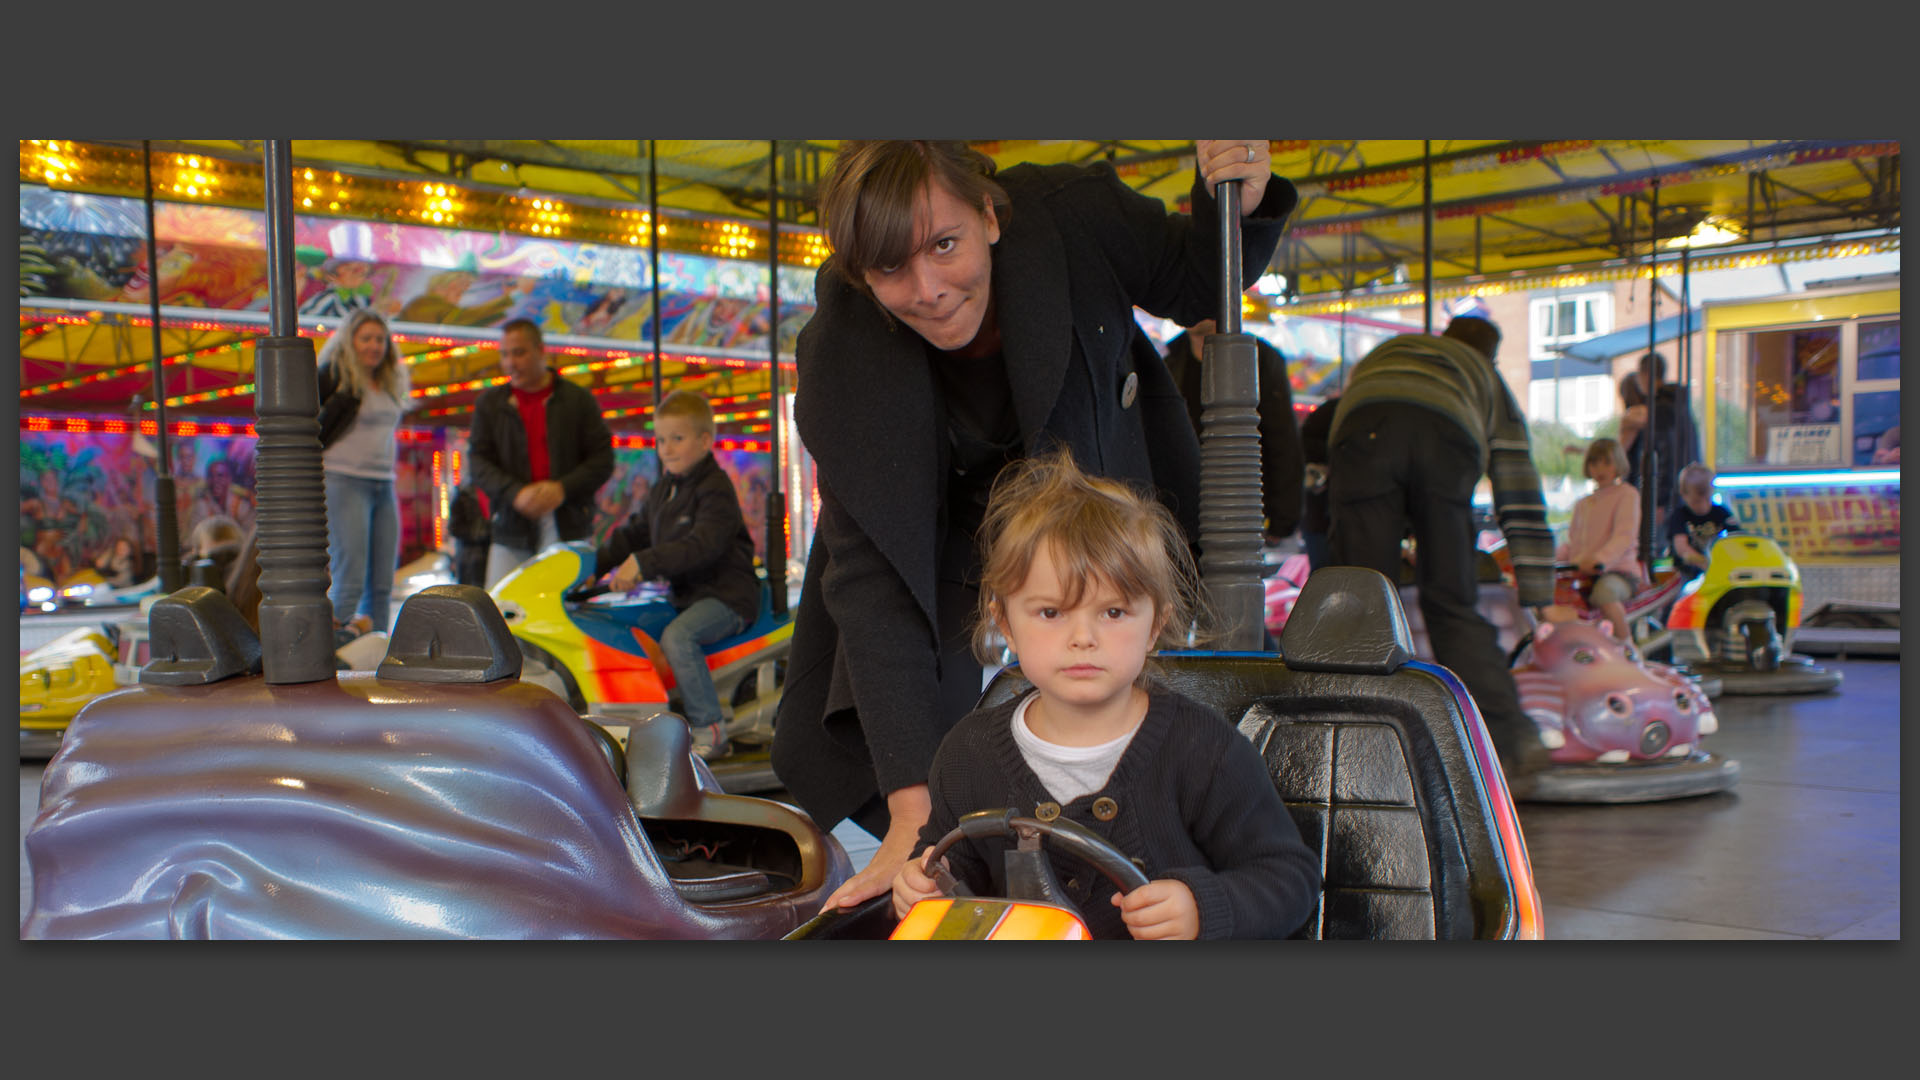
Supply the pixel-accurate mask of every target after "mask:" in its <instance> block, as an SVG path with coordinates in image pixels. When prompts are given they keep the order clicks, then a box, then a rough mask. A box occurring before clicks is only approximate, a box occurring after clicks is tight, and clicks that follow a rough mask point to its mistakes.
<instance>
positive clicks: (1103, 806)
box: [1093, 795, 1120, 821]
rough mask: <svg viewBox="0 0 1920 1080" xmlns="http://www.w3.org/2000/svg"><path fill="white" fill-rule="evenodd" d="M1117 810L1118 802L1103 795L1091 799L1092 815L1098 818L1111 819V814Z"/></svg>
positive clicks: (1118, 808) (1117, 811)
mask: <svg viewBox="0 0 1920 1080" xmlns="http://www.w3.org/2000/svg"><path fill="white" fill-rule="evenodd" d="M1119 812H1120V804H1119V803H1117V802H1114V801H1113V800H1112V799H1109V798H1107V797H1106V796H1105V795H1102V796H1100V797H1099V798H1097V799H1095V800H1093V816H1094V817H1097V818H1099V819H1100V820H1101V821H1112V820H1113V816H1114V815H1115V814H1118V813H1119Z"/></svg>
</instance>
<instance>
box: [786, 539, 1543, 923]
mask: <svg viewBox="0 0 1920 1080" xmlns="http://www.w3.org/2000/svg"><path fill="white" fill-rule="evenodd" d="M1280 651H1281V658H1280V659H1275V658H1274V657H1272V656H1268V655H1261V654H1247V653H1210V652H1186V651H1182V652H1163V653H1160V654H1158V656H1157V657H1156V661H1157V663H1158V664H1159V666H1160V668H1161V672H1162V677H1163V678H1164V679H1165V681H1166V682H1167V684H1168V685H1170V686H1172V687H1173V688H1174V689H1176V690H1178V691H1179V692H1181V693H1183V694H1186V695H1187V696H1189V697H1192V698H1194V699H1196V700H1199V701H1204V702H1206V703H1208V704H1210V705H1212V706H1214V707H1215V708H1217V709H1220V710H1221V711H1222V712H1223V713H1224V714H1225V715H1226V716H1227V717H1228V718H1229V719H1232V720H1236V721H1237V723H1238V725H1239V728H1240V730H1241V732H1242V733H1243V734H1245V735H1246V736H1247V737H1248V738H1249V739H1251V740H1252V741H1253V743H1254V745H1255V746H1256V747H1258V748H1259V749H1260V753H1261V756H1262V757H1263V758H1264V759H1265V760H1266V762H1267V766H1268V770H1269V772H1270V773H1271V774H1272V776H1273V778H1274V783H1275V785H1276V786H1277V787H1278V788H1279V789H1280V793H1281V797H1282V800H1283V801H1284V802H1285V803H1286V805H1287V809H1288V811H1289V812H1290V813H1291V814H1292V815H1293V818H1294V821H1295V823H1296V824H1297V825H1299V827H1300V835H1301V838H1302V839H1304V840H1305V841H1306V842H1307V844H1308V846H1309V847H1312V848H1314V849H1315V850H1317V851H1318V852H1319V853H1320V855H1321V876H1322V886H1321V887H1322V893H1321V902H1320V904H1319V906H1318V907H1317V908H1316V910H1315V911H1314V912H1313V913H1312V914H1311V915H1310V916H1309V917H1308V918H1307V921H1306V923H1305V924H1304V925H1303V926H1302V927H1301V928H1300V930H1298V931H1297V932H1296V933H1295V934H1294V935H1293V936H1294V937H1296V938H1322V939H1347V938H1363V939H1436V938H1438V939H1467V938H1481V939H1515V938H1522V939H1528V938H1539V937H1541V936H1542V933H1543V928H1542V924H1541V918H1540V896H1539V892H1538V890H1537V889H1536V888H1535V887H1534V884H1533V872H1532V868H1531V864H1530V863H1529V861H1528V858H1527V850H1526V842H1525V840H1524V838H1523V837H1522V835H1521V832H1520V824H1519V820H1518V818H1517V816H1516V815H1515V813H1514V809H1513V800H1512V798H1511V796H1510V795H1509V793H1508V791H1507V787H1506V780H1505V778H1504V776H1503V774H1502V773H1501V771H1500V765H1499V762H1498V760H1497V759H1496V758H1495V756H1494V752H1493V746H1492V742H1491V740H1490V739H1489V737H1488V735H1487V730H1486V725H1485V723H1484V722H1483V721H1482V720H1481V718H1480V713H1479V710H1478V709H1477V708H1476V707H1475V706H1474V704H1473V700H1472V698H1471V697H1470V696H1468V694H1467V691H1466V688H1465V687H1463V686H1462V685H1461V684H1460V682H1459V680H1458V679H1456V678H1455V677H1454V676H1453V675H1452V674H1451V673H1450V672H1448V671H1447V670H1446V669H1445V668H1441V667H1437V666H1435V665H1433V664H1429V663H1424V662H1421V661H1419V660H1415V659H1414V658H1413V654H1412V642H1411V640H1410V638H1409V636H1408V633H1407V624H1406V619H1405V616H1404V614H1403V613H1402V611H1401V609H1400V604H1399V599H1398V597H1397V596H1396V595H1395V593H1394V591H1393V587H1392V585H1391V583H1389V582H1388V581H1387V579H1386V578H1384V577H1382V576H1381V575H1380V574H1378V573H1375V572H1374V571H1371V570H1364V569H1360V568H1356V567H1324V568H1322V569H1321V570H1320V571H1319V572H1317V573H1315V574H1314V575H1313V576H1312V578H1311V579H1309V581H1308V582H1307V585H1306V587H1305V588H1304V589H1303V590H1302V592H1301V595H1300V599H1299V602H1298V603H1297V604H1296V605H1295V607H1294V609H1293V613H1292V615H1291V616H1290V618H1289V620H1288V625H1287V629H1286V631H1285V633H1283V634H1282V636H1281V639H1280ZM1029 686H1030V684H1029V683H1028V682H1027V680H1026V679H1025V678H1024V677H1022V676H1021V675H1020V674H1019V669H1018V668H1017V667H1014V668H1008V669H1006V670H1003V671H1002V672H1001V673H1000V674H998V675H996V676H995V677H994V680H993V682H992V683H991V684H989V686H988V687H987V690H986V693H985V695H984V697H983V700H982V704H984V705H991V704H994V703H997V702H1002V701H1007V700H1011V699H1013V698H1016V697H1018V696H1019V695H1020V694H1022V693H1024V692H1025V691H1026V690H1027V689H1028V687H1029ZM1020 815H1025V816H1020ZM969 822H970V823H969V824H967V825H966V827H968V828H972V829H976V830H980V831H981V833H982V835H994V834H996V833H997V834H999V835H1005V834H1006V833H1007V832H1008V831H1009V830H1011V831H1012V833H1013V834H1014V835H1015V836H1016V837H1018V838H1019V839H1020V840H1021V841H1023V842H1025V841H1027V840H1028V838H1027V837H1025V836H1022V835H1020V834H1021V831H1022V830H1023V829H1025V830H1028V831H1036V832H1037V831H1038V830H1036V829H1035V826H1036V825H1037V824H1038V820H1037V816H1036V808H1030V807H1015V808H1010V809H1006V810H1001V811H995V812H986V813H984V814H975V815H970V816H969ZM1052 824H1054V825H1059V824H1060V820H1059V819H1055V820H1054V821H1053V823H1052ZM1046 839H1047V842H1049V843H1053V844H1056V845H1058V844H1063V843H1064V844H1066V845H1067V849H1068V850H1069V851H1071V852H1073V853H1074V854H1076V855H1078V856H1080V857H1081V858H1082V860H1083V861H1085V862H1087V863H1089V864H1090V865H1092V866H1094V867H1095V868H1096V869H1099V870H1100V871H1101V872H1102V873H1107V872H1108V871H1109V870H1111V871H1113V873H1117V874H1125V873H1126V870H1125V869H1123V867H1130V866H1131V864H1130V863H1129V862H1128V860H1127V857H1126V856H1127V853H1126V852H1122V851H1117V850H1115V849H1112V848H1110V847H1107V846H1105V845H1104V844H1101V845H1093V844H1088V843H1085V842H1083V841H1080V840H1078V838H1075V837H1065V838H1063V837H1061V836H1060V835H1058V833H1057V832H1056V833H1055V834H1054V835H1052V836H1049V837H1047V838H1046ZM1010 854H1011V853H1010ZM1112 856H1117V857H1118V858H1117V859H1115V858H1112ZM1009 866H1010V870H1009V873H1008V876H1007V879H1006V880H1007V881H1008V882H1009V891H1015V892H1021V893H1022V894H1023V895H1018V896H1013V897H997V898H984V899H983V898H954V899H951V900H927V901H922V902H921V903H920V904H918V905H916V906H915V907H914V909H913V910H912V911H910V912H908V914H907V917H906V918H905V919H902V920H896V919H895V918H894V914H893V903H892V898H891V896H889V895H882V896H879V897H876V898H874V899H873V900H871V901H869V902H867V903H866V904H863V905H861V906H859V907H855V908H852V909H847V910H840V909H833V910H829V911H825V912H822V913H821V914H820V915H819V916H817V917H816V918H814V919H812V920H811V921H809V922H808V923H806V924H805V925H803V926H801V927H799V928H798V929H796V930H795V931H794V932H793V933H791V934H789V935H787V936H788V937H789V938H791V939H795V940H850V939H853V940H857V939H883V938H889V937H894V938H925V937H939V938H952V937H962V938H965V937H974V938H982V937H985V938H998V939H1005V938H1010V937H1021V936H1072V933H1073V931H1072V930H1071V928H1070V927H1069V928H1066V929H1062V928H1061V927H1062V924H1061V923H1060V922H1058V921H1057V920H1058V919H1059V913H1058V906H1057V905H1055V904H1053V903H1052V901H1051V899H1050V898H1049V897H1048V895H1047V893H1046V892H1045V890H1044V888H1041V889H1039V890H1037V891H1036V889H1035V887H1034V886H1035V882H1036V878H1035V876H1034V875H1031V874H1022V873H1016V872H1015V871H1014V870H1012V869H1011V866H1012V863H1011V861H1010V862H1009ZM1109 876H1110V877H1111V876H1113V874H1109ZM1023 881H1024V882H1027V884H1025V885H1022V886H1018V887H1016V885H1017V883H1020V882H1023ZM1115 883H1116V884H1118V885H1121V886H1122V887H1123V888H1125V887H1131V886H1130V885H1127V884H1125V883H1123V882H1121V881H1119V880H1116V882H1115ZM1138 883H1139V882H1138V880H1134V881H1133V884H1138ZM1038 884H1040V885H1044V882H1043V881H1041V882H1038ZM929 905H933V907H932V908H931V909H930V910H926V911H923V909H928V908H929ZM1036 908H1037V909H1039V910H1037V911H1036V910H1033V909H1036ZM1069 914H1070V913H1069ZM1042 916H1044V918H1043V917H1042ZM1019 923H1025V924H1026V925H1027V927H1028V929H1024V930H1023V929H1019V927H1018V924H1019ZM1042 924H1044V926H1045V927H1046V929H1045V930H1044V931H1043V930H1042V929H1041V926H1042Z"/></svg>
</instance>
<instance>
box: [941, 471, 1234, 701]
mask: <svg viewBox="0 0 1920 1080" xmlns="http://www.w3.org/2000/svg"><path fill="white" fill-rule="evenodd" d="M978 540H979V544H980V612H979V621H978V623H977V624H976V625H975V627H974V634H973V651H974V655H975V656H976V657H978V658H979V659H980V661H981V662H982V663H989V664H990V663H992V662H993V661H994V659H995V658H994V656H993V654H992V651H991V648H990V645H989V642H990V639H991V636H992V634H993V631H994V628H995V627H994V613H995V610H996V609H997V608H998V607H1000V605H1001V604H1002V603H1003V602H1004V601H1005V600H1006V598H1007V597H1009V596H1011V595H1012V594H1014V593H1016V592H1018V591H1019V590H1020V588H1021V586H1022V585H1024V584H1026V580H1027V572H1028V571H1029V570H1030V569H1032V567H1033V558H1034V553H1035V552H1037V551H1039V550H1040V547H1041V545H1042V544H1045V545H1046V546H1047V548H1048V550H1049V551H1050V552H1051V554H1052V557H1053V561H1054V565H1055V566H1056V567H1057V568H1058V570H1059V572H1060V578H1061V580H1062V582H1064V583H1065V585H1066V588H1067V595H1065V596H1063V597H1061V598H1060V599H1061V602H1062V603H1063V604H1065V605H1066V606H1068V607H1072V606H1074V605H1077V604H1078V603H1079V602H1080V599H1081V596H1082V595H1083V594H1084V593H1085V592H1086V590H1087V588H1088V586H1089V585H1090V584H1091V583H1092V582H1093V581H1094V580H1095V579H1099V580H1100V581H1103V582H1105V583H1106V584H1108V585H1111V586H1112V587H1113V588H1115V589H1118V590H1119V591H1120V593H1121V594H1122V595H1124V596H1126V597H1128V598H1129V599H1131V598H1134V597H1145V598H1147V599H1148V600H1151V601H1152V602H1153V614H1154V618H1156V619H1157V620H1159V623H1160V625H1159V640H1158V641H1157V642H1156V643H1155V647H1156V648H1167V647H1177V646H1180V645H1182V644H1184V643H1185V639H1186V635H1187V629H1188V627H1189V625H1190V624H1191V623H1192V622H1193V620H1194V619H1195V618H1196V617H1198V616H1200V615H1201V614H1202V612H1203V600H1202V598H1201V596H1200V591H1199V575H1198V573H1197V572H1196V571H1195V569H1194V565H1193V556H1192V555H1191V554H1190V553H1189V552H1188V550H1187V540H1186V536H1185V534H1183V533H1182V532H1181V531H1180V526H1179V524H1178V523H1177V522H1175V521H1174V519H1173V515H1172V514H1170V513H1168V512H1167V508H1166V507H1164V506H1162V505H1160V503H1159V502H1158V501H1156V500H1155V499H1153V498H1152V497H1150V496H1146V495H1142V494H1139V493H1138V492H1136V491H1134V490H1133V489H1131V488H1130V487H1128V486H1127V485H1126V484H1123V483H1121V482H1119V481H1117V480H1109V479H1105V478H1102V477H1096V476H1089V475H1087V474H1086V473H1084V472H1082V471H1080V469H1079V467H1078V466H1076V465H1075V464H1074V463H1073V454H1072V452H1071V451H1069V450H1067V449H1066V448H1065V447H1060V448H1059V449H1057V450H1053V451H1050V452H1048V453H1046V454H1043V455H1040V456H1037V457H1031V458H1027V459H1025V460H1023V461H1019V462H1016V463H1015V464H1013V465H1010V466H1008V467H1007V469H1006V471H1005V472H1003V473H1001V475H1000V477H999V479H997V480H995V481H994V484H993V493H992V494H991V495H990V496H989V497H988V500H987V512H986V518H985V520H984V521H982V523H981V525H980V532H979V537H978ZM1146 674H1147V672H1146V670H1142V672H1141V679H1142V680H1143V681H1144V680H1145V678H1146Z"/></svg>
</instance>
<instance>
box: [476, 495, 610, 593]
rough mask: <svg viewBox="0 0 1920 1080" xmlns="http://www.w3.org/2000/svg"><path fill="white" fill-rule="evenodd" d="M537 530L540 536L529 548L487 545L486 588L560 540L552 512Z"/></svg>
mask: <svg viewBox="0 0 1920 1080" xmlns="http://www.w3.org/2000/svg"><path fill="white" fill-rule="evenodd" d="M537 531H538V532H539V534H540V537H539V539H538V540H537V541H536V546H535V547H534V548H533V549H531V550H529V549H527V548H517V547H512V546H510V545H507V544H501V543H493V544H489V545H487V588H489V589H491V588H493V586H494V585H495V584H496V583H497V582H499V580H500V579H501V578H503V577H506V576H507V575H508V574H511V573H513V572H514V571H515V570H518V569H519V568H520V564H521V563H524V562H526V561H527V560H529V559H531V558H533V557H534V556H535V555H538V554H540V553H541V552H542V551H545V550H546V549H547V548H549V547H552V546H553V545H554V544H557V543H559V542H560V528H559V526H557V525H555V524H554V523H553V515H552V514H547V515H545V516H543V517H542V518H541V519H540V521H539V524H538V526H537ZM588 569H592V568H591V567H589V568H588Z"/></svg>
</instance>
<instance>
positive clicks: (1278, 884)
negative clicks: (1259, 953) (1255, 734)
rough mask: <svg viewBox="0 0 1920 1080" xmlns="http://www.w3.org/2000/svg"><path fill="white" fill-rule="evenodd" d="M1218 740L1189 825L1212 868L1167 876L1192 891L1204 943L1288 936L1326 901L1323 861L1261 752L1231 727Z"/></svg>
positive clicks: (1188, 869) (1170, 872)
mask: <svg viewBox="0 0 1920 1080" xmlns="http://www.w3.org/2000/svg"><path fill="white" fill-rule="evenodd" d="M1216 738H1217V740H1218V747H1217V749H1215V750H1214V752H1213V753H1214V756H1215V758H1216V760H1215V761H1214V763H1213V768H1212V769H1211V770H1210V771H1209V772H1208V774H1207V775H1208V782H1207V784H1206V786H1205V788H1204V789H1202V790H1198V791H1195V792H1193V793H1192V796H1191V798H1192V801H1193V803H1196V804H1197V805H1196V806H1194V810H1195V811H1196V812H1195V813H1194V814H1193V815H1191V816H1190V817H1189V825H1188V827H1189V829H1190V830H1191V833H1192V836H1193V839H1194V842H1195V844H1197V845H1198V846H1199V848H1200V850H1201V852H1203V853H1204V854H1205V855H1206V858H1207V865H1206V866H1197V867H1176V868H1170V869H1168V870H1166V871H1165V872H1164V875H1163V876H1165V877H1167V878H1172V879H1176V880H1178V881H1180V882H1181V883H1182V884H1184V885H1186V886H1187V888H1188V889H1190V890H1191V891H1192V893H1193V897H1194V901H1195V904H1196V906H1197V907H1198V909H1199V913H1200V918H1199V937H1201V938H1282V937H1286V936H1287V935H1288V934H1291V933H1293V932H1294V931H1295V930H1297V929H1299V927H1300V925H1301V924H1302V923H1304V922H1305V921H1306V920H1307V917H1308V916H1309V915H1311V914H1312V913H1313V910H1314V907H1315V906H1316V905H1317V904H1318V903H1319V899H1320V860H1319V858H1318V857H1317V856H1316V855H1315V854H1314V853H1313V851H1312V849H1310V848H1308V847H1307V845H1306V843H1305V842H1304V841H1302V840H1301V839H1300V830H1299V828H1298V827H1297V826H1296V825H1294V823H1293V815H1292V814H1290V813H1288V812H1287V807H1286V804H1285V803H1283V802H1281V801H1280V793H1279V792H1278V791H1277V790H1275V788H1274V786H1273V778H1272V777H1271V776H1270V775H1269V774H1268V773H1267V767H1266V763H1265V762H1263V761H1262V760H1261V759H1260V753H1259V751H1257V750H1255V749H1254V748H1253V744H1252V743H1249V742H1247V741H1246V740H1245V739H1244V738H1241V737H1240V736H1239V733H1238V732H1235V731H1234V730H1233V729H1231V728H1222V729H1221V730H1220V731H1219V733H1218V735H1217V736H1216ZM1183 801H1184V800H1183Z"/></svg>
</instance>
